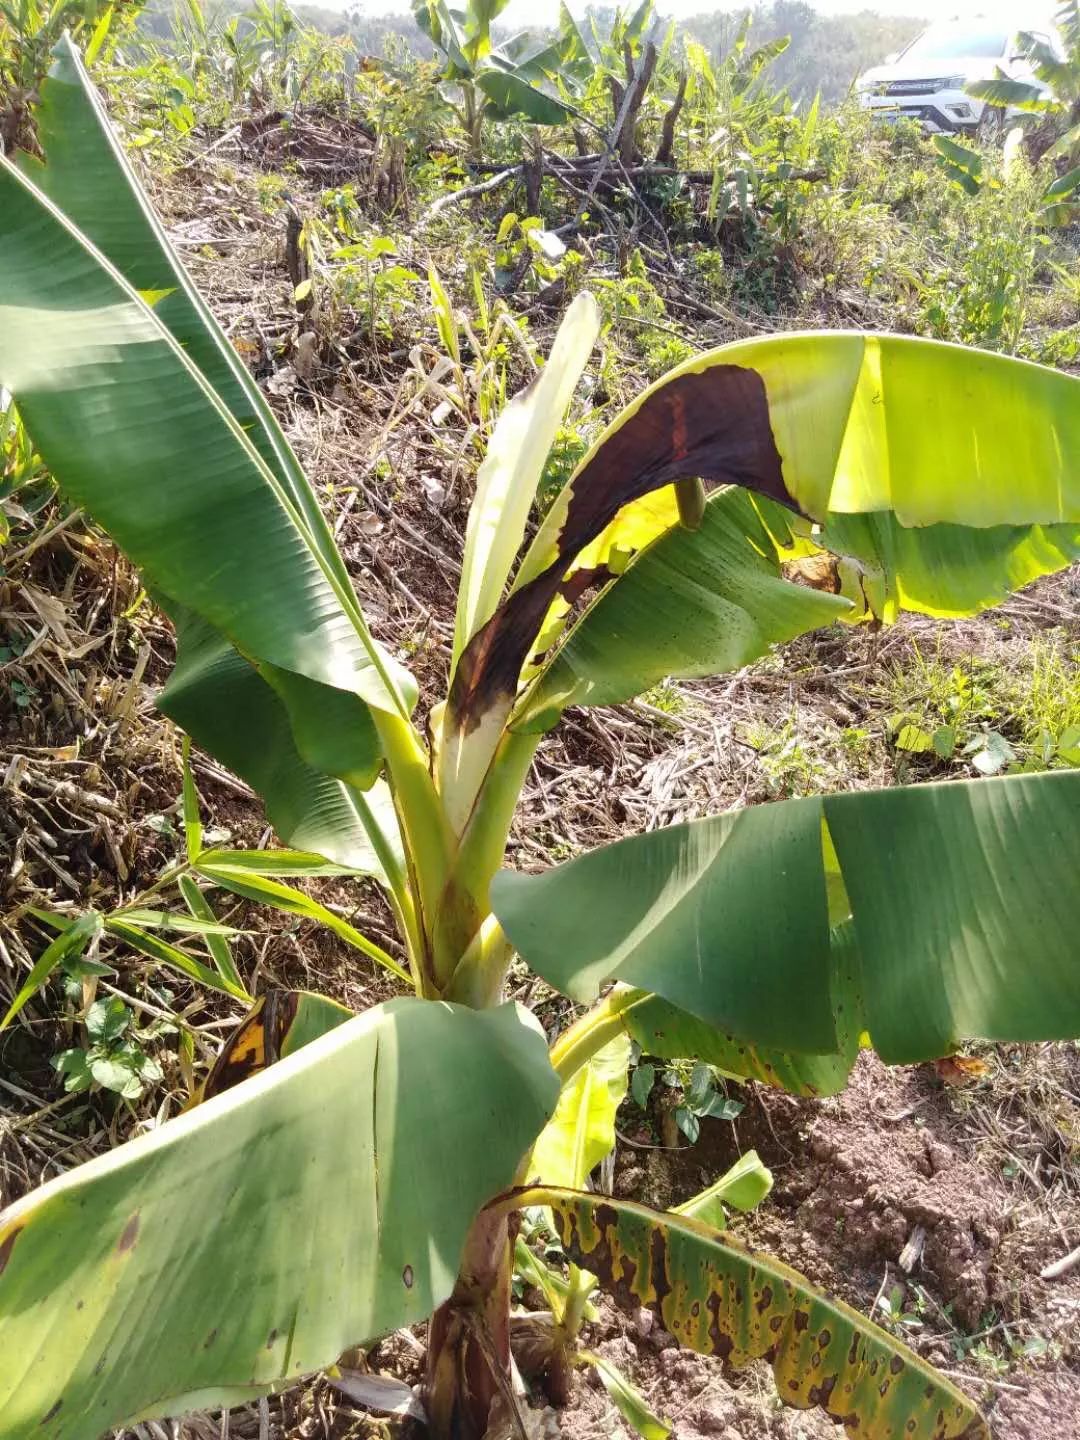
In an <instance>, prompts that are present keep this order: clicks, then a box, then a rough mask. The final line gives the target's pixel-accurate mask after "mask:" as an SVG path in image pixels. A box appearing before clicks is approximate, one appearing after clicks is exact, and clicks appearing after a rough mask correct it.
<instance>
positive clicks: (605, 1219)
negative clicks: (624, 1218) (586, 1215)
mask: <svg viewBox="0 0 1080 1440" xmlns="http://www.w3.org/2000/svg"><path fill="white" fill-rule="evenodd" d="M596 1223H597V1225H598V1226H599V1227H600V1229H601V1230H610V1229H611V1228H612V1227H613V1226H615V1225H618V1223H619V1212H618V1211H617V1210H616V1209H615V1206H614V1205H598V1206H597V1207H596Z"/></svg>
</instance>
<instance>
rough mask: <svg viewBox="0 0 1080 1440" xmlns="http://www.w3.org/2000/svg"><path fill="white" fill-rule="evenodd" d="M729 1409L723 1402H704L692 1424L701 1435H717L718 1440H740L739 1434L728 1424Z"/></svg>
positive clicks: (716, 1400)
mask: <svg viewBox="0 0 1080 1440" xmlns="http://www.w3.org/2000/svg"><path fill="white" fill-rule="evenodd" d="M730 1419H731V1407H730V1406H729V1405H726V1404H725V1403H724V1401H723V1400H720V1399H713V1400H706V1401H704V1402H703V1403H702V1405H701V1406H700V1407H699V1409H698V1410H697V1412H696V1414H695V1416H694V1422H693V1423H694V1424H695V1425H696V1426H697V1428H698V1429H699V1430H700V1431H701V1433H702V1434H703V1435H718V1436H719V1437H720V1440H742V1436H741V1435H740V1434H739V1432H738V1431H737V1430H736V1429H735V1428H734V1427H733V1426H732V1425H731V1424H730V1423H729V1421H730Z"/></svg>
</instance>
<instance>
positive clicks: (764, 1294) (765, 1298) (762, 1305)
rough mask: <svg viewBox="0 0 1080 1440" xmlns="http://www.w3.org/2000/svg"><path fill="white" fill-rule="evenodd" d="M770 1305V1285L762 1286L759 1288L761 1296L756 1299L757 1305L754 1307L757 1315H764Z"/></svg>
mask: <svg viewBox="0 0 1080 1440" xmlns="http://www.w3.org/2000/svg"><path fill="white" fill-rule="evenodd" d="M771 1304H772V1286H771V1285H763V1286H762V1288H761V1294H760V1296H759V1297H758V1301H757V1304H756V1306H755V1309H756V1310H757V1313H758V1314H759V1315H764V1314H765V1311H766V1310H768V1308H769V1306H770V1305H771Z"/></svg>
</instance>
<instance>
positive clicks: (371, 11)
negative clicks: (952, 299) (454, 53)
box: [320, 0, 1039, 27]
mask: <svg viewBox="0 0 1080 1440" xmlns="http://www.w3.org/2000/svg"><path fill="white" fill-rule="evenodd" d="M320 3H321V4H330V5H333V6H334V7H335V8H341V9H344V8H345V6H346V5H348V6H349V8H350V9H355V8H356V4H357V0H320ZM586 3H587V0H570V9H571V10H573V11H574V12H575V13H580V12H581V11H583V10H584V9H585V6H586ZM809 3H810V4H812V5H813V7H814V9H815V10H819V11H821V13H822V14H824V15H850V14H854V13H856V12H857V11H859V10H876V11H877V12H878V14H879V15H927V16H931V15H932V16H933V17H934V18H935V19H937V18H939V17H940V18H941V19H947V18H953V17H958V18H962V19H967V18H970V17H972V16H975V15H986V14H993V15H995V16H998V15H1001V16H1003V17H1004V18H1007V19H1009V20H1012V21H1014V22H1015V24H1016V25H1017V26H1018V27H1019V26H1022V25H1024V24H1025V23H1027V22H1028V21H1029V17H1030V16H1031V15H1032V13H1033V11H1034V10H1035V9H1037V8H1039V7H1037V6H1034V5H1032V4H1031V0H1016V3H1014V4H1009V3H1006V0H809ZM409 8H410V7H409V3H408V0H359V9H360V13H361V14H362V15H386V14H392V13H394V12H400V11H402V10H408V9H409ZM742 8H743V7H742V4H740V3H735V0H732V3H726V4H725V3H721V4H717V3H715V0H713V3H710V0H658V4H657V9H658V10H659V11H660V12H661V13H662V14H664V15H675V16H677V17H680V18H684V17H686V16H687V15H700V14H702V13H703V12H705V11H709V10H736V9H742ZM558 11H559V0H510V4H509V5H508V6H507V7H506V9H505V10H504V11H503V13H502V15H501V16H500V17H499V18H500V20H501V21H503V22H505V23H506V24H509V25H544V24H550V23H552V22H553V21H554V19H555V17H556V16H557V14H558Z"/></svg>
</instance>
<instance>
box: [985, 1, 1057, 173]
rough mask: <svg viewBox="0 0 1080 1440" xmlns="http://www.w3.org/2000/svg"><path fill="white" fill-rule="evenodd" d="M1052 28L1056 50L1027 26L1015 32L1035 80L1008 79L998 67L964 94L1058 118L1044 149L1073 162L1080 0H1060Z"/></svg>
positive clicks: (1022, 54)
mask: <svg viewBox="0 0 1080 1440" xmlns="http://www.w3.org/2000/svg"><path fill="white" fill-rule="evenodd" d="M1056 27H1057V32H1058V35H1059V37H1060V39H1061V53H1059V52H1058V50H1056V49H1055V48H1054V47H1053V46H1052V45H1050V44H1049V43H1048V41H1047V40H1046V39H1045V37H1044V36H1042V35H1034V34H1032V33H1031V31H1030V30H1021V31H1020V33H1019V35H1018V36H1017V44H1018V47H1019V52H1020V55H1021V56H1022V57H1023V58H1024V59H1025V60H1026V61H1027V62H1028V64H1029V65H1030V66H1031V73H1032V75H1033V76H1034V79H1032V80H1015V79H1012V78H1011V77H1010V76H1008V75H1006V74H1005V72H1004V71H1003V70H1002V69H1001V67H1000V66H998V67H997V73H996V75H994V76H993V77H992V78H991V79H989V80H978V81H976V82H974V83H973V84H971V85H969V86H968V87H967V92H968V94H969V95H973V96H974V97H975V98H976V99H977V100H985V101H986V102H987V104H989V105H995V106H997V107H998V108H999V109H1010V110H1019V111H1021V112H1025V113H1027V114H1032V115H1042V116H1051V115H1053V116H1058V117H1060V120H1061V122H1062V124H1063V125H1064V131H1063V133H1062V134H1061V135H1060V136H1059V137H1058V139H1057V140H1056V141H1055V142H1054V144H1053V145H1052V146H1051V148H1050V150H1049V152H1048V153H1049V154H1051V155H1064V156H1065V157H1066V158H1067V159H1068V161H1069V163H1070V164H1072V165H1075V164H1076V162H1077V160H1078V159H1080V0H1061V3H1060V4H1059V6H1058V11H1057V16H1056Z"/></svg>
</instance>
